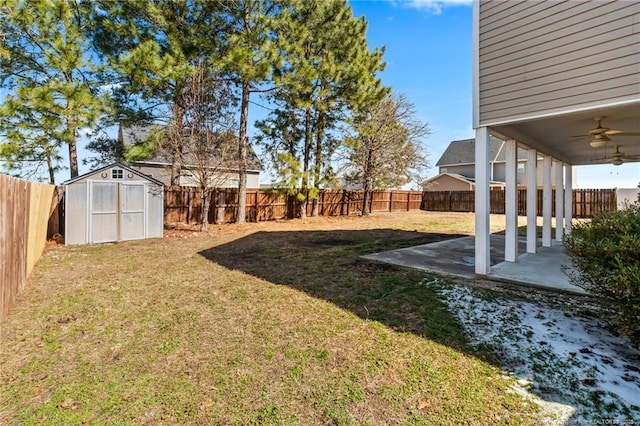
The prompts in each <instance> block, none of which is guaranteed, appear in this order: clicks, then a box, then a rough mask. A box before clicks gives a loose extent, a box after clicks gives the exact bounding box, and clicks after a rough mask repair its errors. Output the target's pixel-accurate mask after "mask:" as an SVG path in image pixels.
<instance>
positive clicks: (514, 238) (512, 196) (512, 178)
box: [504, 140, 518, 262]
mask: <svg viewBox="0 0 640 426" xmlns="http://www.w3.org/2000/svg"><path fill="white" fill-rule="evenodd" d="M517 151H518V144H517V142H516V141H514V140H508V141H506V143H505V160H506V171H505V172H506V173H505V180H506V185H507V188H506V189H505V191H506V192H505V209H504V211H505V216H506V228H507V229H506V231H505V238H504V244H505V246H504V260H506V261H507V262H515V261H517V260H518V178H517V176H518V174H517V173H518V161H517Z"/></svg>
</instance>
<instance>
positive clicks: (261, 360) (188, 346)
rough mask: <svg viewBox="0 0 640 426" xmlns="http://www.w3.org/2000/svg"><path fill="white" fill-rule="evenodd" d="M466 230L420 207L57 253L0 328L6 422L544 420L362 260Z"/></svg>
mask: <svg viewBox="0 0 640 426" xmlns="http://www.w3.org/2000/svg"><path fill="white" fill-rule="evenodd" d="M493 223H495V224H496V227H497V228H499V227H500V219H498V220H495V221H494V222H493ZM472 230H473V215H471V214H451V213H449V214H437V213H427V212H411V213H398V214H381V215H377V216H374V217H371V218H337V219H326V218H320V219H309V220H308V221H306V222H302V221H299V220H295V221H290V222H272V223H260V224H247V225H243V226H235V225H223V226H212V227H211V230H210V231H209V232H208V233H194V232H191V231H172V232H171V233H169V234H168V235H167V237H166V238H164V239H162V240H148V241H137V242H127V243H122V244H108V245H99V246H85V247H53V248H50V249H48V250H47V251H46V253H45V254H44V256H43V258H42V260H41V261H40V263H39V264H38V265H37V267H36V270H35V271H34V273H33V275H32V277H31V279H30V282H29V286H28V288H27V289H26V290H25V292H24V293H23V294H22V295H21V296H20V298H19V301H18V304H17V306H16V308H15V309H14V310H13V311H12V313H11V315H10V316H9V318H8V320H7V321H6V323H5V324H4V325H3V327H2V345H1V349H0V379H1V383H0V424H56V425H57V424H242V425H244V424H304V425H312V424H318V425H325V424H340V425H343V424H344V425H346V424H358V425H360V424H371V425H383V424H434V425H443V424H472V425H473V424H477V425H486V424H518V425H520V424H536V421H535V417H536V411H535V410H536V409H535V407H534V406H533V405H532V404H530V403H527V402H525V401H523V399H522V398H521V397H520V396H518V395H517V394H515V393H513V392H511V391H510V389H509V388H510V383H511V382H510V381H509V380H507V379H504V378H503V377H502V376H501V373H500V371H499V370H498V369H497V368H496V367H495V366H494V365H493V364H492V358H491V356H490V355H489V354H488V353H481V352H476V351H475V350H473V349H472V348H471V346H470V345H469V343H468V341H467V339H466V337H465V335H464V333H463V331H462V328H461V326H460V325H459V324H458V323H457V321H456V320H455V316H454V315H453V313H451V312H449V311H448V310H447V309H446V306H445V305H444V304H443V303H442V302H441V300H440V299H439V297H438V295H437V293H436V292H435V291H434V290H433V289H431V288H428V287H425V286H421V285H418V284H419V283H420V281H421V280H423V279H424V278H425V277H426V275H425V274H424V273H421V272H415V271H411V270H407V269H402V268H396V267H392V266H383V265H380V264H375V263H372V262H368V261H364V260H361V259H359V256H360V255H363V254H366V253H372V252H376V251H381V250H389V249H393V248H398V247H405V246H411V245H416V244H423V243H427V242H432V241H437V240H442V239H446V238H451V237H454V236H456V235H461V234H469V233H472Z"/></svg>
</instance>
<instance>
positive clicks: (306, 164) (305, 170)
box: [300, 107, 311, 219]
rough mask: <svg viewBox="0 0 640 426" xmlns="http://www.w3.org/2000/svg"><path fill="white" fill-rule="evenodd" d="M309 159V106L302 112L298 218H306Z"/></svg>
mask: <svg viewBox="0 0 640 426" xmlns="http://www.w3.org/2000/svg"><path fill="white" fill-rule="evenodd" d="M310 159H311V107H307V108H306V110H305V112H304V162H303V164H302V191H303V194H304V199H303V200H302V201H301V202H300V218H301V219H306V218H307V203H308V202H309V163H310Z"/></svg>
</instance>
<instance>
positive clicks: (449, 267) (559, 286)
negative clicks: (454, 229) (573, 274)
mask: <svg viewBox="0 0 640 426" xmlns="http://www.w3.org/2000/svg"><path fill="white" fill-rule="evenodd" d="M518 243H519V244H518V246H519V252H520V253H522V254H521V255H520V256H519V257H518V261H517V262H504V261H503V259H504V235H491V272H490V273H489V275H488V276H481V275H476V273H475V257H474V256H475V238H474V237H473V236H470V237H462V238H455V239H451V240H446V241H439V242H437V243H432V244H424V245H421V246H415V247H408V248H404V249H399V250H392V251H387V252H382V253H374V254H369V255H365V256H362V257H363V258H365V259H369V260H374V261H378V262H383V263H390V264H393V265H399V266H406V267H410V268H416V269H420V270H423V271H428V272H434V273H437V274H441V275H445V276H450V277H460V278H470V279H473V278H484V279H491V280H496V281H506V282H511V283H514V284H520V285H527V286H534V287H541V288H546V289H552V290H557V291H563V292H569V293H574V294H586V292H585V291H584V290H583V289H582V288H580V287H577V286H575V285H573V284H571V283H570V281H569V277H568V275H567V273H568V272H569V271H571V267H570V266H571V262H570V261H569V258H568V257H567V255H566V254H565V253H564V252H563V249H562V244H561V243H555V244H554V245H553V246H552V247H538V249H537V250H538V251H537V253H526V252H525V251H526V240H525V239H524V238H521V239H520V240H519V241H518Z"/></svg>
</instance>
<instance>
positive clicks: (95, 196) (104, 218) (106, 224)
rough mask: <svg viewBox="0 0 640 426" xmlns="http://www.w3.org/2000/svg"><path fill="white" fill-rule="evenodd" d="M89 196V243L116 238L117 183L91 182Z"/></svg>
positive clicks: (103, 241)
mask: <svg viewBox="0 0 640 426" xmlns="http://www.w3.org/2000/svg"><path fill="white" fill-rule="evenodd" d="M89 192H90V194H89V198H90V200H91V202H90V203H89V224H90V225H89V228H90V229H89V236H90V241H89V242H90V243H106V242H109V241H117V240H118V184H117V183H115V182H91V185H90V191H89Z"/></svg>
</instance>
